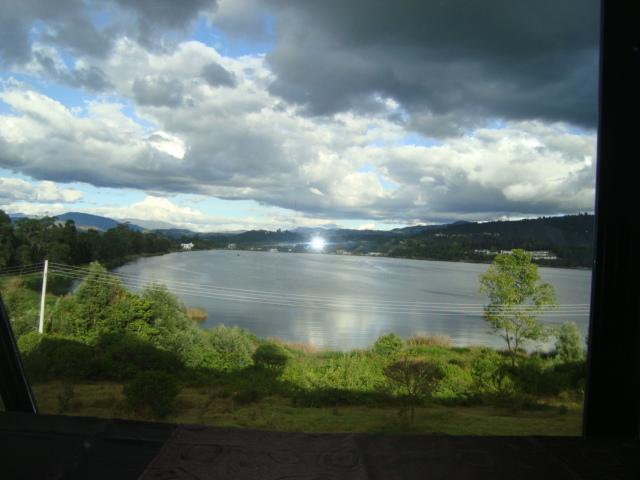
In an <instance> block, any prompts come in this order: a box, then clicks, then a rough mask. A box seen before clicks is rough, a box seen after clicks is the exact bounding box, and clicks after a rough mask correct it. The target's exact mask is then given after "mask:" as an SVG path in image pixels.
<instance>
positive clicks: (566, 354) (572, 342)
mask: <svg viewBox="0 0 640 480" xmlns="http://www.w3.org/2000/svg"><path fill="white" fill-rule="evenodd" d="M556 353H557V355H558V357H559V358H560V360H561V361H562V362H565V363H571V362H578V361H580V360H582V358H583V357H584V350H583V349H582V339H581V338H580V332H579V331H578V327H577V326H576V324H575V323H573V322H569V323H564V324H562V325H561V326H560V328H559V329H558V331H557V333H556Z"/></svg>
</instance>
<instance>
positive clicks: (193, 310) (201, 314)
mask: <svg viewBox="0 0 640 480" xmlns="http://www.w3.org/2000/svg"><path fill="white" fill-rule="evenodd" d="M208 316H209V315H208V313H207V311H206V310H205V309H204V308H199V307H190V308H187V317H189V318H190V319H191V320H193V321H194V322H195V323H203V322H204V321H205V320H206V319H207V317H208Z"/></svg>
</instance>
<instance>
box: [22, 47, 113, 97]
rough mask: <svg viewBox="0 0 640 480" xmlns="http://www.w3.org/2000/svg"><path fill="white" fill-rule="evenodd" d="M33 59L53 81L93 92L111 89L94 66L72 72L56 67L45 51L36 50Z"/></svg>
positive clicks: (98, 69)
mask: <svg viewBox="0 0 640 480" xmlns="http://www.w3.org/2000/svg"><path fill="white" fill-rule="evenodd" d="M33 59H34V60H35V61H36V62H37V63H38V65H40V67H41V68H42V69H43V70H44V71H45V72H46V73H47V74H48V75H49V76H50V77H51V78H53V79H54V80H56V81H58V82H61V83H65V84H67V85H71V86H72V87H81V88H86V89H88V90H93V91H103V90H106V89H108V88H110V87H111V83H110V82H109V80H108V79H107V77H106V75H105V73H104V72H103V71H102V69H100V68H99V67H96V66H94V65H88V66H83V67H81V68H75V69H73V70H69V69H67V68H66V67H65V66H61V65H58V64H57V63H56V62H55V60H54V59H53V58H52V57H51V56H50V55H48V53H47V52H46V51H43V50H36V51H34V52H33Z"/></svg>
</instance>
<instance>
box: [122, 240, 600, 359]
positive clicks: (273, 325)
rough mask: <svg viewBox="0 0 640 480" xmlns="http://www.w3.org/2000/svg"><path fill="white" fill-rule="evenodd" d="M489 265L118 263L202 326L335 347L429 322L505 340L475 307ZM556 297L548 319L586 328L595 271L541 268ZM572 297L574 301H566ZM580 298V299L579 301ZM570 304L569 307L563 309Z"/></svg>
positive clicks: (324, 260) (212, 255)
mask: <svg viewBox="0 0 640 480" xmlns="http://www.w3.org/2000/svg"><path fill="white" fill-rule="evenodd" d="M487 267H488V265H484V264H472V263H460V262H436V261H424V260H409V259H397V258H380V257H364V256H346V255H345V256H343V255H327V254H295V253H275V252H249V251H240V252H238V251H231V250H212V251H199V252H180V253H172V254H168V255H163V256H159V257H148V258H142V259H139V260H137V261H135V262H132V263H130V264H127V265H125V266H123V267H120V268H119V269H117V270H116V272H118V273H121V274H126V275H131V277H129V278H132V279H133V278H140V279H143V281H147V280H152V279H153V280H156V281H158V282H160V283H165V284H167V286H168V287H169V289H170V290H171V291H173V292H174V293H175V294H176V295H178V296H179V297H180V298H181V299H182V300H183V301H184V302H185V304H186V305H187V306H192V307H202V308H205V309H206V310H207V312H208V314H209V318H208V320H207V321H206V323H205V324H204V328H208V327H212V326H214V325H217V324H220V323H223V324H225V325H237V326H240V327H243V328H246V329H248V330H250V331H252V332H253V333H255V334H256V335H258V336H259V337H269V336H277V337H280V338H282V339H284V340H287V341H293V342H308V343H312V344H314V345H317V346H320V347H329V348H335V349H342V350H346V349H351V348H364V347H367V346H369V345H370V344H371V343H373V342H374V341H375V339H376V338H377V337H378V336H380V335H381V334H383V333H387V332H395V333H397V334H399V335H400V336H402V337H404V338H406V337H409V336H410V335H413V334H416V333H421V332H428V333H431V334H441V335H448V336H449V337H451V339H452V343H453V344H454V345H470V344H477V345H488V346H502V345H503V341H502V340H501V339H500V338H499V337H497V336H496V335H495V334H493V333H491V331H490V329H489V328H488V326H487V324H486V323H485V321H484V320H483V319H482V317H481V311H482V310H481V309H482V307H481V306H482V304H484V303H485V302H486V301H487V299H486V297H485V296H483V295H480V294H479V293H478V276H479V275H480V274H481V273H482V272H484V271H486V269H487ZM540 274H541V276H542V278H543V280H545V281H547V282H549V283H551V284H552V285H553V286H554V287H555V289H556V294H557V297H558V303H559V304H561V305H562V308H560V309H559V310H558V311H557V312H555V313H552V314H549V315H545V316H544V317H543V319H544V321H545V322H546V323H548V324H554V325H555V324H559V323H561V322H564V321H574V322H575V323H576V324H577V325H578V327H579V329H580V331H581V332H582V334H583V335H584V334H585V333H586V331H587V324H588V315H587V313H586V310H582V312H581V313H579V314H577V312H578V310H577V309H578V308H579V307H575V306H574V305H578V304H587V303H588V302H589V294H590V283H591V272H589V271H584V270H571V269H559V268H540ZM572 305H573V306H572ZM582 308H584V307H582ZM567 313H569V314H567Z"/></svg>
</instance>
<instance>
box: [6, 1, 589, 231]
mask: <svg viewBox="0 0 640 480" xmlns="http://www.w3.org/2000/svg"><path fill="white" fill-rule="evenodd" d="M598 24H599V18H598V2H597V1H595V0H587V1H585V0H563V1H562V2H556V1H553V0H538V1H536V2H525V1H514V0H493V1H489V2H471V1H469V0H447V1H446V2H442V1H431V0H423V1H407V0H398V1H396V2H389V1H383V0H323V1H322V2H314V1H300V0H217V1H216V0H184V1H180V2H176V1H173V0H104V1H98V0H48V1H46V2H42V1H40V0H3V8H2V16H1V17H0V208H1V209H3V210H5V211H7V212H9V213H24V214H28V215H55V214H59V213H63V212H67V211H81V212H87V213H94V214H98V215H105V216H109V217H112V218H117V219H134V220H139V223H140V224H143V225H144V226H152V227H162V226H169V225H174V226H179V227H183V228H189V229H192V230H195V231H230V230H246V229H255V228H266V229H275V228H292V227H296V226H336V225H339V226H342V227H348V228H378V229H389V228H395V227H398V226H404V225H415V224H424V223H427V224H430V223H448V222H453V221H458V220H468V221H487V220H493V219H505V218H511V219H515V218H525V217H537V216H542V215H545V216H549V215H561V214H571V213H577V212H592V211H593V203H594V191H595V180H594V178H595V159H596V140H597V138H596V128H597V72H598V35H599V32H598V28H599V27H598Z"/></svg>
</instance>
